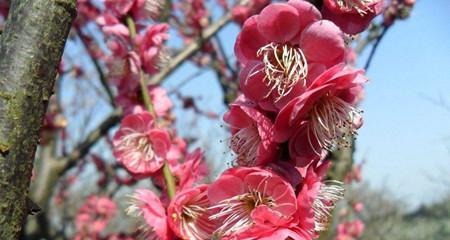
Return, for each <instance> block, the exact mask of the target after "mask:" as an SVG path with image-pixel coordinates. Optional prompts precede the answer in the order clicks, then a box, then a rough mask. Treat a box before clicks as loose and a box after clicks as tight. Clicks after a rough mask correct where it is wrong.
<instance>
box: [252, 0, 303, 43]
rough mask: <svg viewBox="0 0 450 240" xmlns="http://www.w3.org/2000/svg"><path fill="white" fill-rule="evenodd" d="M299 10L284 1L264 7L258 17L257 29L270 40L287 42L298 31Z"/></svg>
mask: <svg viewBox="0 0 450 240" xmlns="http://www.w3.org/2000/svg"><path fill="white" fill-rule="evenodd" d="M299 19H300V16H299V12H298V11H297V9H296V8H294V7H292V6H290V5H288V4H285V3H273V4H270V5H269V6H267V7H265V8H264V9H263V10H262V11H261V13H260V15H259V17H258V31H259V32H260V33H261V34H262V35H263V36H264V37H265V38H266V39H268V40H269V41H270V42H276V43H286V42H289V41H290V40H291V39H292V38H293V37H294V36H295V35H296V34H297V33H298V32H299V30H300V29H299V26H298V21H299Z"/></svg>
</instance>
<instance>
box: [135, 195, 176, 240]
mask: <svg viewBox="0 0 450 240" xmlns="http://www.w3.org/2000/svg"><path fill="white" fill-rule="evenodd" d="M127 213H128V215H131V216H134V217H138V218H139V219H140V220H142V221H143V222H144V223H143V224H142V225H141V226H140V227H139V228H140V230H142V231H143V235H144V237H145V239H161V240H170V239H172V235H173V233H172V231H171V230H170V228H169V226H168V223H167V215H166V209H165V208H164V206H163V205H162V203H161V201H160V200H159V198H158V196H156V195H155V193H153V192H152V191H150V190H146V189H138V190H136V191H135V193H134V195H133V196H132V200H131V205H130V206H129V207H128V208H127Z"/></svg>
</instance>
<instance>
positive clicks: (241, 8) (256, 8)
mask: <svg viewBox="0 0 450 240" xmlns="http://www.w3.org/2000/svg"><path fill="white" fill-rule="evenodd" d="M242 2H243V3H241V4H238V5H237V6H235V7H233V9H232V10H231V17H232V19H233V21H235V22H237V23H239V24H240V25H242V24H243V23H244V22H245V20H247V19H248V18H249V17H251V16H252V15H255V14H258V13H259V12H260V11H261V10H262V9H263V8H264V7H265V6H267V5H268V4H269V3H270V0H247V1H242Z"/></svg>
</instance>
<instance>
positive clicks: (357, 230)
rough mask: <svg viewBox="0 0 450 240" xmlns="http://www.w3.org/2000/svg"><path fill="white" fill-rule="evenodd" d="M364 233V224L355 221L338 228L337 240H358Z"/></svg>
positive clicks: (342, 224) (357, 220)
mask: <svg viewBox="0 0 450 240" xmlns="http://www.w3.org/2000/svg"><path fill="white" fill-rule="evenodd" d="M363 231H364V223H363V222H362V221H361V220H359V219H356V220H353V221H348V222H343V223H340V224H339V225H338V226H337V236H336V240H354V239H358V238H359V237H360V236H361V235H362V233H363Z"/></svg>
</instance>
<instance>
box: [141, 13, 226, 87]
mask: <svg viewBox="0 0 450 240" xmlns="http://www.w3.org/2000/svg"><path fill="white" fill-rule="evenodd" d="M230 21H231V13H228V14H226V15H225V16H223V17H221V18H220V19H219V20H217V22H215V23H213V24H212V25H210V26H209V27H208V28H206V29H205V30H204V31H203V32H202V35H201V38H200V39H199V40H198V41H195V42H192V43H191V44H189V45H188V46H186V47H185V48H184V49H183V50H182V51H181V52H180V53H178V54H177V55H176V56H175V57H173V58H172V59H170V61H169V63H168V65H167V66H166V67H165V68H163V69H161V71H160V72H159V73H158V74H156V75H154V76H153V77H152V78H151V79H150V81H149V83H150V84H158V83H160V82H162V81H163V80H164V79H165V78H166V77H167V76H168V75H170V74H171V73H172V72H173V71H174V70H176V69H177V68H178V67H180V66H181V64H182V63H183V62H184V61H186V60H187V59H189V57H191V56H192V55H193V54H194V53H195V52H196V51H198V50H199V49H200V48H201V47H202V46H203V43H204V42H205V41H207V40H209V39H210V38H211V37H213V36H214V35H215V34H216V33H217V32H218V31H219V30H220V29H222V27H224V26H225V25H226V24H227V23H229V22H230Z"/></svg>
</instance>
